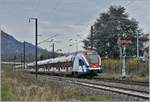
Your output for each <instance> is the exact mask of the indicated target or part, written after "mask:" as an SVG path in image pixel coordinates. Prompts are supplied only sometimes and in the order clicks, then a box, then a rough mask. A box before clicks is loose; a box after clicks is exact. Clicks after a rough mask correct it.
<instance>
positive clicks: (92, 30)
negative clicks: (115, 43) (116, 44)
mask: <svg viewBox="0 0 150 102" xmlns="http://www.w3.org/2000/svg"><path fill="white" fill-rule="evenodd" d="M91 50H93V26H91Z"/></svg>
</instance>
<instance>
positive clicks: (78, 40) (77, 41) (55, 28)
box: [0, 0, 150, 52]
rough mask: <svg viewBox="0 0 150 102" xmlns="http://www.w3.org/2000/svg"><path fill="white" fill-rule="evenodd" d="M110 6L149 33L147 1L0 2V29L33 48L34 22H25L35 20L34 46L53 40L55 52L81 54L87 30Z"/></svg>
mask: <svg viewBox="0 0 150 102" xmlns="http://www.w3.org/2000/svg"><path fill="white" fill-rule="evenodd" d="M111 5H121V6H123V7H125V8H126V11H127V12H128V14H129V17H130V18H135V19H136V20H137V21H138V22H139V27H140V28H142V29H143V31H144V32H145V33H150V12H149V10H150V0H0V26H1V29H2V30H4V31H5V32H7V33H9V34H11V35H12V36H13V37H15V38H16V39H17V40H19V41H22V42H23V41H24V40H25V41H27V42H30V43H32V44H34V43H35V29H34V28H35V22H34V21H32V22H30V23H29V18H31V17H34V18H38V35H39V36H38V42H41V41H43V40H45V39H47V38H50V39H49V41H51V40H52V39H54V41H55V50H57V49H62V52H74V51H77V50H83V48H82V46H83V43H82V40H83V39H85V38H86V37H87V35H88V34H89V33H90V26H91V25H93V24H94V22H95V21H96V19H97V18H98V17H99V14H100V13H103V12H107V11H108V9H109V7H110V6H111ZM54 35H56V36H55V37H53V38H51V37H52V36H54ZM78 35H80V36H78ZM70 39H73V40H70ZM51 45H52V42H48V41H47V42H44V43H41V44H39V45H38V46H40V47H42V48H46V49H47V50H49V51H51V50H52V48H51ZM70 45H72V46H70Z"/></svg>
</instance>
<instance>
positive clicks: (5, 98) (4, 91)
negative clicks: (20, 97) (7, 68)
mask: <svg viewBox="0 0 150 102" xmlns="http://www.w3.org/2000/svg"><path fill="white" fill-rule="evenodd" d="M1 85H2V86H1V87H2V89H1V96H2V97H1V99H2V101H10V100H11V97H10V94H9V89H8V88H9V87H8V83H7V82H6V81H4V80H2V83H1Z"/></svg>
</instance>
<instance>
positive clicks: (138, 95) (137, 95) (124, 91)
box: [39, 75, 149, 101]
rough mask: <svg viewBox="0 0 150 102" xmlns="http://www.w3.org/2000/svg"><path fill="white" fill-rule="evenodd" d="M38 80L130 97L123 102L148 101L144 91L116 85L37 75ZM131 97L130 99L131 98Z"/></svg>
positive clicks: (147, 93) (146, 93)
mask: <svg viewBox="0 0 150 102" xmlns="http://www.w3.org/2000/svg"><path fill="white" fill-rule="evenodd" d="M39 78H42V79H47V80H53V81H58V82H62V83H65V84H69V83H70V84H75V85H79V86H80V87H87V88H92V89H94V90H99V92H100V91H102V90H103V91H106V92H107V93H109V92H111V93H112V94H117V95H118V96H119V95H121V96H124V97H130V98H129V99H128V98H125V99H124V100H128V101H133V100H134V101H138V100H142V101H143V100H144V101H148V100H149V92H148V90H147V91H144V90H136V89H132V88H125V87H119V86H118V85H117V84H116V86H111V84H110V85H106V84H102V83H96V82H91V81H89V80H87V79H85V80H83V79H77V78H68V77H67V78H66V77H60V76H47V75H39ZM131 97H132V98H131Z"/></svg>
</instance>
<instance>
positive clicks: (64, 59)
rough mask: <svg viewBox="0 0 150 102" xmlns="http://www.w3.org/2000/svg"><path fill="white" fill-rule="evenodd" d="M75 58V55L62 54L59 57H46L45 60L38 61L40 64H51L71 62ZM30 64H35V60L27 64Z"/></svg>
mask: <svg viewBox="0 0 150 102" xmlns="http://www.w3.org/2000/svg"><path fill="white" fill-rule="evenodd" d="M73 58H74V55H69V56H61V57H57V58H50V59H45V60H40V61H38V62H37V64H38V65H45V64H51V63H59V62H69V61H72V60H73ZM27 65H28V66H34V65H35V61H34V62H32V63H29V64H27Z"/></svg>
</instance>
